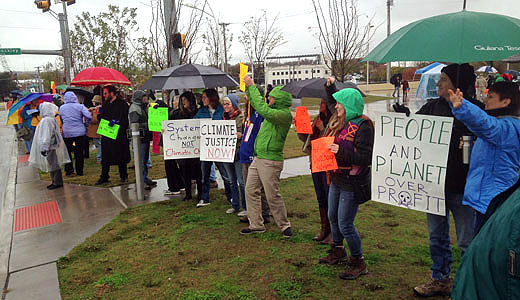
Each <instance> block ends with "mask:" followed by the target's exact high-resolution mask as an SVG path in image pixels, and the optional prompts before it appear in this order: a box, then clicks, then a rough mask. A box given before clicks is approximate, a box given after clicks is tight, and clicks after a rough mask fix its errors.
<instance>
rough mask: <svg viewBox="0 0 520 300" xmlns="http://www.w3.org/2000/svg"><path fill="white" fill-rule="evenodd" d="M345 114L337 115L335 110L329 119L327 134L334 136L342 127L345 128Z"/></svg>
mask: <svg viewBox="0 0 520 300" xmlns="http://www.w3.org/2000/svg"><path fill="white" fill-rule="evenodd" d="M345 118H346V115H345V114H343V116H341V117H339V116H338V111H337V110H336V111H335V112H334V114H333V115H332V117H331V118H330V121H329V134H328V136H336V135H338V134H339V133H340V131H341V130H343V128H345V125H346V121H345Z"/></svg>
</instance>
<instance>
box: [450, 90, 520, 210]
mask: <svg viewBox="0 0 520 300" xmlns="http://www.w3.org/2000/svg"><path fill="white" fill-rule="evenodd" d="M450 106H451V110H452V112H453V115H454V116H455V118H457V119H458V120H460V121H461V122H462V123H464V125H466V127H468V129H469V130H470V131H471V132H473V133H474V134H475V135H476V136H477V141H476V142H475V144H474V145H473V150H472V152H471V159H470V164H469V172H468V176H467V177H466V186H465V188H464V199H463V201H462V204H464V205H469V206H471V207H473V208H474V209H475V210H477V211H479V212H480V213H482V214H485V213H486V210H487V208H488V206H489V203H490V202H491V200H492V199H493V198H495V196H497V195H498V194H500V193H502V192H504V191H505V190H507V189H508V188H510V187H511V186H513V185H514V184H515V183H516V181H517V180H518V170H519V169H520V120H518V119H516V118H514V117H500V118H496V117H493V116H490V115H488V114H487V113H486V112H485V111H483V110H481V109H480V108H478V107H477V106H476V105H474V104H472V103H471V102H469V101H467V100H465V99H464V101H462V105H461V106H460V107H459V108H458V109H454V108H453V106H452V105H451V103H450Z"/></svg>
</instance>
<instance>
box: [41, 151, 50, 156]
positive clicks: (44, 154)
mask: <svg viewBox="0 0 520 300" xmlns="http://www.w3.org/2000/svg"><path fill="white" fill-rule="evenodd" d="M40 153H41V154H42V156H47V154H48V153H47V151H42V152H40Z"/></svg>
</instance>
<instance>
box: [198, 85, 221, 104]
mask: <svg viewBox="0 0 520 300" xmlns="http://www.w3.org/2000/svg"><path fill="white" fill-rule="evenodd" d="M202 93H203V94H206V97H208V100H209V106H210V107H212V108H217V106H219V105H220V98H219V96H218V93H217V91H216V90H215V89H205V90H204V91H203V92H202Z"/></svg>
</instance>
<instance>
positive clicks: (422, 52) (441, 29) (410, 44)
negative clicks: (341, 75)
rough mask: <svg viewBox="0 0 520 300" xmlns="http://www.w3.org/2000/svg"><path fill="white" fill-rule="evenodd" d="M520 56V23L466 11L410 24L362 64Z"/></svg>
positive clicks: (391, 36) (494, 59) (505, 18)
mask: <svg viewBox="0 0 520 300" xmlns="http://www.w3.org/2000/svg"><path fill="white" fill-rule="evenodd" d="M518 53H520V20H519V19H516V18H512V17H508V16H503V15H497V14H488V13H481V12H473V11H467V10H463V11H460V12H456V13H451V14H445V15H440V16H435V17H431V18H426V19H422V20H419V21H416V22H413V23H411V24H408V25H406V26H404V27H402V28H401V29H399V30H398V31H396V32H394V33H393V34H391V35H390V36H389V37H387V38H386V39H385V40H383V41H382V42H381V43H380V44H379V45H378V46H377V47H376V48H374V50H372V51H371V52H370V53H369V54H368V55H367V57H365V59H364V60H363V61H375V62H378V63H385V62H392V61H444V62H453V63H465V62H476V61H499V60H503V59H504V58H507V57H510V56H512V55H515V54H518Z"/></svg>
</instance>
